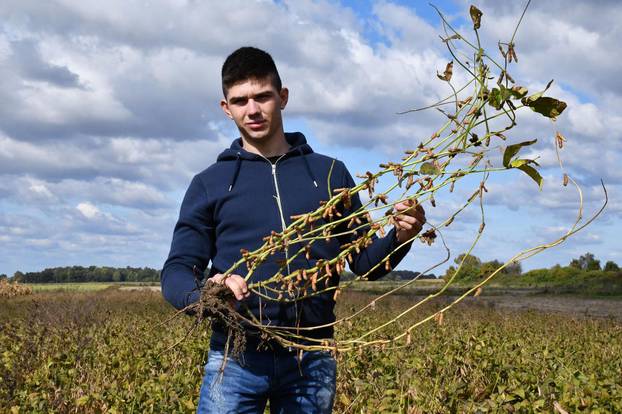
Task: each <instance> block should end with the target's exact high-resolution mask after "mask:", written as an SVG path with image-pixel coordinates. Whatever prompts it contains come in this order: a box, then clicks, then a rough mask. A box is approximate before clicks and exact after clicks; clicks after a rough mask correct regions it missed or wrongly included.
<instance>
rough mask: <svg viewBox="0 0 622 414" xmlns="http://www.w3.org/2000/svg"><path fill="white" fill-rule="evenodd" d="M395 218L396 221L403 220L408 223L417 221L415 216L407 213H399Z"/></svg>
mask: <svg viewBox="0 0 622 414" xmlns="http://www.w3.org/2000/svg"><path fill="white" fill-rule="evenodd" d="M396 219H397V220H398V221H404V222H406V223H409V224H415V223H416V222H417V221H419V220H417V218H416V217H413V216H409V215H406V214H400V215H399V216H396Z"/></svg>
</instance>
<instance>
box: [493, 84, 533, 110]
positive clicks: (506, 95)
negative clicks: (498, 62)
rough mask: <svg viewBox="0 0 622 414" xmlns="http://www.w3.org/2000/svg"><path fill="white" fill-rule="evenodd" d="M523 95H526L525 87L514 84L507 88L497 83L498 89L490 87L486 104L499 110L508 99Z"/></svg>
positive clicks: (518, 97)
mask: <svg viewBox="0 0 622 414" xmlns="http://www.w3.org/2000/svg"><path fill="white" fill-rule="evenodd" d="M525 95H527V88H525V87H524V86H514V87H512V88H511V89H508V88H506V87H505V86H503V85H499V88H498V89H497V88H492V90H491V91H490V93H489V94H488V104H489V105H490V106H492V107H493V108H495V109H497V110H499V109H501V107H502V106H503V104H504V103H505V101H507V100H508V99H510V98H513V99H521V98H523V97H524V96H525Z"/></svg>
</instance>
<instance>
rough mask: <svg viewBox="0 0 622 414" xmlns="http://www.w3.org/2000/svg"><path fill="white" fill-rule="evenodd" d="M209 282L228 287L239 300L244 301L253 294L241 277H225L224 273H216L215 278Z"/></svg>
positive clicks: (211, 278)
mask: <svg viewBox="0 0 622 414" xmlns="http://www.w3.org/2000/svg"><path fill="white" fill-rule="evenodd" d="M209 280H211V281H212V282H214V283H218V284H221V285H222V284H224V285H225V286H227V287H228V288H229V289H230V290H231V291H232V292H233V294H234V295H235V298H236V299H237V300H243V299H245V298H247V297H249V296H250V294H251V293H250V292H249V291H248V286H247V285H246V280H244V278H243V277H242V276H240V275H229V276H225V275H223V274H222V273H216V274H215V275H214V276H212V277H210V279H209Z"/></svg>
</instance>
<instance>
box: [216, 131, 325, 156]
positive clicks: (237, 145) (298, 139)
mask: <svg viewBox="0 0 622 414" xmlns="http://www.w3.org/2000/svg"><path fill="white" fill-rule="evenodd" d="M285 140H286V141H287V143H288V144H289V145H290V147H291V148H290V149H289V151H287V153H288V154H289V153H291V152H298V153H299V154H300V155H305V154H310V153H312V152H313V150H312V149H311V147H310V146H309V144H307V139H306V138H305V136H304V135H303V134H302V133H301V132H286V133H285ZM238 158H240V159H243V160H263V159H264V158H263V157H262V156H261V155H257V154H254V153H252V152H248V151H246V150H245V149H244V148H243V147H242V138H237V139H235V140H233V142H232V143H231V146H230V147H229V148H227V149H226V150H224V151H223V152H221V153H220V155H218V158H217V161H218V162H220V161H231V160H236V159H238Z"/></svg>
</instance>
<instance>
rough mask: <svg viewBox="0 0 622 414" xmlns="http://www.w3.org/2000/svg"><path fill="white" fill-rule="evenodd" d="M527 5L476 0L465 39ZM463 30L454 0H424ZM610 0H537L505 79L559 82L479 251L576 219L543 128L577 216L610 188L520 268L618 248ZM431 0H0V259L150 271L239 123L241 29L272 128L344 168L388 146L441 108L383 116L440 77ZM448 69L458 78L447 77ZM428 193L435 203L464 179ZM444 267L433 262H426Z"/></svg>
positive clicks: (619, 254) (503, 251)
mask: <svg viewBox="0 0 622 414" xmlns="http://www.w3.org/2000/svg"><path fill="white" fill-rule="evenodd" d="M522 3H523V2H517V1H509V0H507V1H492V0H485V1H482V2H480V3H479V4H478V6H479V7H480V9H482V11H483V12H484V17H483V23H482V30H481V36H482V40H483V42H484V43H485V44H486V45H487V47H488V48H489V49H490V50H491V51H494V50H496V41H497V40H499V39H501V40H508V39H509V37H510V36H511V31H512V29H513V26H514V24H515V23H516V21H517V19H518V17H519V16H520V13H521V7H522ZM435 4H436V5H437V6H438V7H439V8H440V9H442V10H443V11H444V12H445V14H446V16H447V17H448V19H450V21H451V22H452V24H453V25H455V26H456V27H457V28H459V29H460V30H461V31H464V33H470V32H469V30H468V29H469V28H468V26H469V25H470V22H469V20H468V17H467V16H468V7H469V5H470V4H469V3H467V2H465V1H461V0H445V1H440V2H435ZM621 18H622V4H620V3H619V2H617V1H606V0H603V1H599V2H579V1H571V2H568V1H564V2H562V1H561V0H552V1H547V2H533V4H532V5H531V7H530V9H529V10H528V12H527V14H526V16H525V19H524V21H523V24H522V26H521V29H520V30H519V33H518V37H517V39H516V43H517V53H518V56H519V64H518V65H517V66H516V67H515V68H514V70H513V72H512V73H513V76H514V78H516V79H517V82H518V83H520V84H522V85H525V86H527V87H528V88H529V89H530V90H537V89H538V88H541V87H542V86H543V85H544V84H546V82H548V81H549V80H550V79H555V83H554V84H553V87H552V88H551V91H550V94H551V95H554V96H557V97H559V98H561V99H563V100H565V101H566V102H567V103H568V109H567V110H566V112H565V113H564V114H563V115H562V116H561V117H560V118H559V120H558V121H557V122H556V123H555V124H552V123H551V122H547V121H546V120H544V119H540V118H538V117H537V116H534V115H535V114H525V116H524V117H523V118H521V121H520V122H519V127H517V128H516V130H515V131H514V132H513V134H512V136H511V137H510V138H509V139H510V140H511V141H513V142H519V141H522V140H525V139H531V138H538V143H537V144H536V145H535V146H534V147H533V149H530V150H529V151H526V152H527V153H529V155H530V156H533V157H538V159H539V161H540V163H541V165H542V168H543V169H542V172H543V175H544V177H545V185H544V188H543V190H542V191H541V192H540V191H538V189H537V187H536V186H534V185H533V183H532V182H530V181H529V179H528V178H527V177H524V176H522V175H521V174H518V173H517V172H515V171H510V172H507V173H506V172H504V173H499V174H494V175H493V177H492V178H491V181H490V183H489V186H488V188H489V193H488V194H487V199H486V221H487V226H486V232H485V235H484V237H483V238H482V241H481V242H480V244H479V245H478V246H477V247H476V249H475V251H474V252H475V254H476V255H478V256H479V257H481V258H483V259H485V260H491V259H498V260H507V259H508V258H510V257H511V256H512V255H513V254H515V253H517V252H518V251H520V250H522V249H524V248H528V247H532V246H535V245H537V244H539V243H542V242H545V241H551V240H554V239H555V238H556V237H558V236H559V235H561V234H562V232H563V229H564V228H567V227H568V226H569V225H571V224H572V222H573V218H574V216H575V215H576V209H577V206H578V204H577V196H576V193H575V192H573V191H572V190H571V189H570V188H566V187H562V186H561V185H560V182H561V173H560V172H559V170H558V168H556V161H555V158H554V152H553V151H552V149H553V146H552V144H553V137H554V135H555V131H557V130H559V131H560V132H562V133H563V134H564V135H565V136H566V137H567V138H568V143H567V145H566V147H565V148H564V149H563V151H562V156H563V158H564V162H565V166H566V167H567V169H568V173H569V174H570V175H571V176H572V177H573V178H575V179H577V181H578V183H579V184H580V185H581V187H582V189H583V191H584V196H585V209H586V211H585V215H586V216H587V215H589V213H590V212H592V211H594V210H595V209H597V208H598V206H599V203H601V202H602V199H603V194H602V190H601V189H600V180H601V179H603V180H604V182H605V183H606V185H607V189H608V191H609V197H610V202H609V206H608V208H607V210H606V211H605V213H604V215H603V216H602V217H601V218H600V219H599V220H598V221H596V222H595V223H594V224H593V225H592V226H590V227H588V228H587V229H585V230H584V231H583V232H582V233H579V234H577V235H576V237H574V238H573V239H571V240H569V241H568V242H567V243H565V244H564V245H562V246H559V247H556V248H554V249H551V250H548V251H546V252H544V253H542V254H541V255H539V256H536V257H534V258H531V259H529V260H528V261H526V262H524V263H523V267H524V268H526V269H531V268H535V267H548V266H551V265H554V264H556V263H560V264H567V263H568V262H569V261H570V260H571V259H572V258H573V257H578V256H579V255H581V254H583V253H585V252H587V251H590V252H593V253H595V254H596V256H597V258H600V259H601V260H602V262H603V263H604V262H605V261H607V260H614V261H616V262H617V263H622V250H621V249H620V247H619V243H618V242H617V234H618V233H619V232H620V230H621V224H620V213H621V204H620V195H619V194H620V178H621V174H622V173H621V172H620V169H619V168H618V164H619V162H618V160H619V155H620V150H621V144H622V140H621V133H620V131H622V128H620V127H622V117H621V116H620V115H619V114H618V111H617V108H619V107H620V104H621V103H622V84H621V82H620V80H619V77H618V74H619V64H618V63H617V62H619V61H620V60H621V58H622V56H620V55H621V54H622V52H621V50H620V48H619V46H618V42H617V39H619V35H620V31H621V30H620V27H621V26H620V23H619V22H620V21H621ZM441 33H442V31H441V27H440V23H439V19H438V16H437V14H436V12H435V11H434V9H432V8H431V7H430V6H429V5H428V2H427V1H392V2H391V1H373V0H365V1H342V2H328V1H278V2H272V1H268V0H264V1H242V0H239V1H230V2H216V1H214V2H212V1H205V2H191V1H187V2H186V1H172V0H171V1H164V0H161V1H150V2H126V1H120V0H119V1H110V2H105V3H103V2H98V1H95V0H81V1H77V0H73V1H70V0H56V1H51V2H45V3H41V2H36V1H34V0H33V1H29V0H19V1H17V0H16V1H8V2H6V1H5V2H2V4H1V5H0V79H1V80H0V99H2V102H3V105H2V107H0V273H6V274H9V275H12V274H13V273H14V272H15V271H16V270H22V271H33V270H41V269H43V268H45V267H52V266H67V265H110V266H150V267H154V268H160V267H161V265H162V263H163V261H164V259H165V258H166V255H167V253H168V248H169V245H170V239H171V234H172V229H173V226H174V223H175V220H176V218H177V214H178V211H179V204H180V201H181V197H182V196H183V193H184V191H185V189H186V186H187V185H188V183H189V181H190V179H191V177H192V176H193V175H194V174H196V173H197V172H199V171H201V170H202V169H204V168H205V167H207V166H208V165H209V164H210V163H211V162H213V161H214V160H215V158H216V156H217V154H218V153H219V152H220V151H221V150H222V149H223V148H224V147H226V146H228V145H229V143H230V141H231V140H232V139H233V138H235V137H236V136H237V134H236V130H235V128H234V127H233V125H232V124H230V123H229V122H228V121H227V120H226V119H225V117H224V116H223V115H222V112H221V111H220V108H219V107H218V101H219V99H220V90H219V89H220V86H219V85H220V83H219V82H220V81H219V73H220V65H221V64H222V61H223V60H224V58H225V57H226V55H227V54H228V53H229V52H231V51H232V50H234V49H235V48H237V47H239V46H241V45H247V44H251V45H255V46H258V47H262V48H264V49H266V50H268V51H270V52H271V54H272V55H273V57H274V58H275V60H276V61H277V65H278V66H279V70H280V72H281V76H282V78H283V80H284V83H285V84H286V85H287V86H288V87H289V89H290V94H291V98H290V103H289V105H288V108H287V109H286V111H285V124H286V129H288V130H300V131H303V132H304V133H305V134H306V136H307V138H308V140H309V142H310V143H311V145H312V147H313V148H314V149H315V150H316V151H318V152H322V153H325V154H329V155H332V156H335V157H337V158H339V159H341V160H343V161H344V162H345V163H346V165H348V167H349V168H350V170H351V172H352V173H353V174H354V173H356V172H364V171H366V170H374V169H376V168H377V165H378V164H379V163H381V162H385V161H390V160H397V159H399V157H400V154H401V152H402V151H403V150H405V149H408V148H412V147H414V146H416V145H417V144H418V143H419V141H420V140H421V139H422V138H424V137H428V136H429V135H430V134H431V133H432V132H433V131H434V130H435V129H436V128H438V127H439V126H440V124H441V122H442V121H443V120H442V118H440V117H439V115H438V114H437V113H435V111H428V112H421V113H416V114H408V115H397V114H396V113H397V112H398V111H401V110H405V109H409V108H413V107H418V106H422V105H426V104H429V103H431V102H434V101H435V100H436V99H438V98H440V97H443V96H444V95H445V94H446V93H447V85H445V84H444V83H443V82H440V81H439V80H438V79H437V78H436V72H437V71H442V70H443V69H444V66H445V64H446V63H447V61H448V60H449V57H448V56H447V52H446V49H444V45H443V44H442V43H441V42H440V41H439V39H438V35H439V34H441ZM460 76H461V75H460V73H459V72H458V71H457V72H456V75H455V77H456V80H457V81H458V80H459V79H460ZM476 183H477V181H476V180H471V181H468V180H466V181H465V183H464V185H463V187H462V188H460V187H459V188H458V189H457V191H456V193H457V194H456V195H455V196H454V197H453V198H451V197H449V196H448V197H447V198H446V199H437V201H438V204H439V205H438V207H436V208H435V209H434V208H432V207H429V206H428V216H429V217H430V220H431V221H432V222H433V221H435V220H441V219H442V218H443V217H446V216H447V215H448V214H449V212H450V211H451V209H452V207H454V206H455V205H454V204H452V203H455V202H457V200H459V199H460V197H466V194H468V193H469V190H471V191H472V187H473V186H474V185H476ZM478 227H479V223H478V221H477V215H476V212H475V211H473V212H467V213H466V215H465V218H464V220H463V222H460V223H459V224H458V225H456V226H455V227H453V228H450V229H447V230H446V231H445V232H444V234H445V236H446V238H447V241H448V244H449V247H450V248H451V251H452V254H454V255H457V254H459V253H461V252H462V251H464V250H465V249H466V248H467V246H468V244H469V242H470V241H471V240H472V239H473V237H474V236H475V234H476V232H477V228H478ZM443 254H444V252H443V250H442V248H441V247H440V245H435V246H432V247H428V246H425V245H422V244H416V245H415V246H414V248H413V250H412V252H411V253H410V254H409V255H408V256H407V258H406V259H405V261H404V262H403V264H402V265H401V268H402V269H412V270H422V269H425V268H426V267H428V266H431V265H433V264H434V263H436V262H438V260H439V258H441V257H442V256H443ZM445 268H446V265H444V266H441V267H440V268H439V269H438V270H436V271H435V272H436V273H442V272H443V271H444V269H445Z"/></svg>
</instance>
